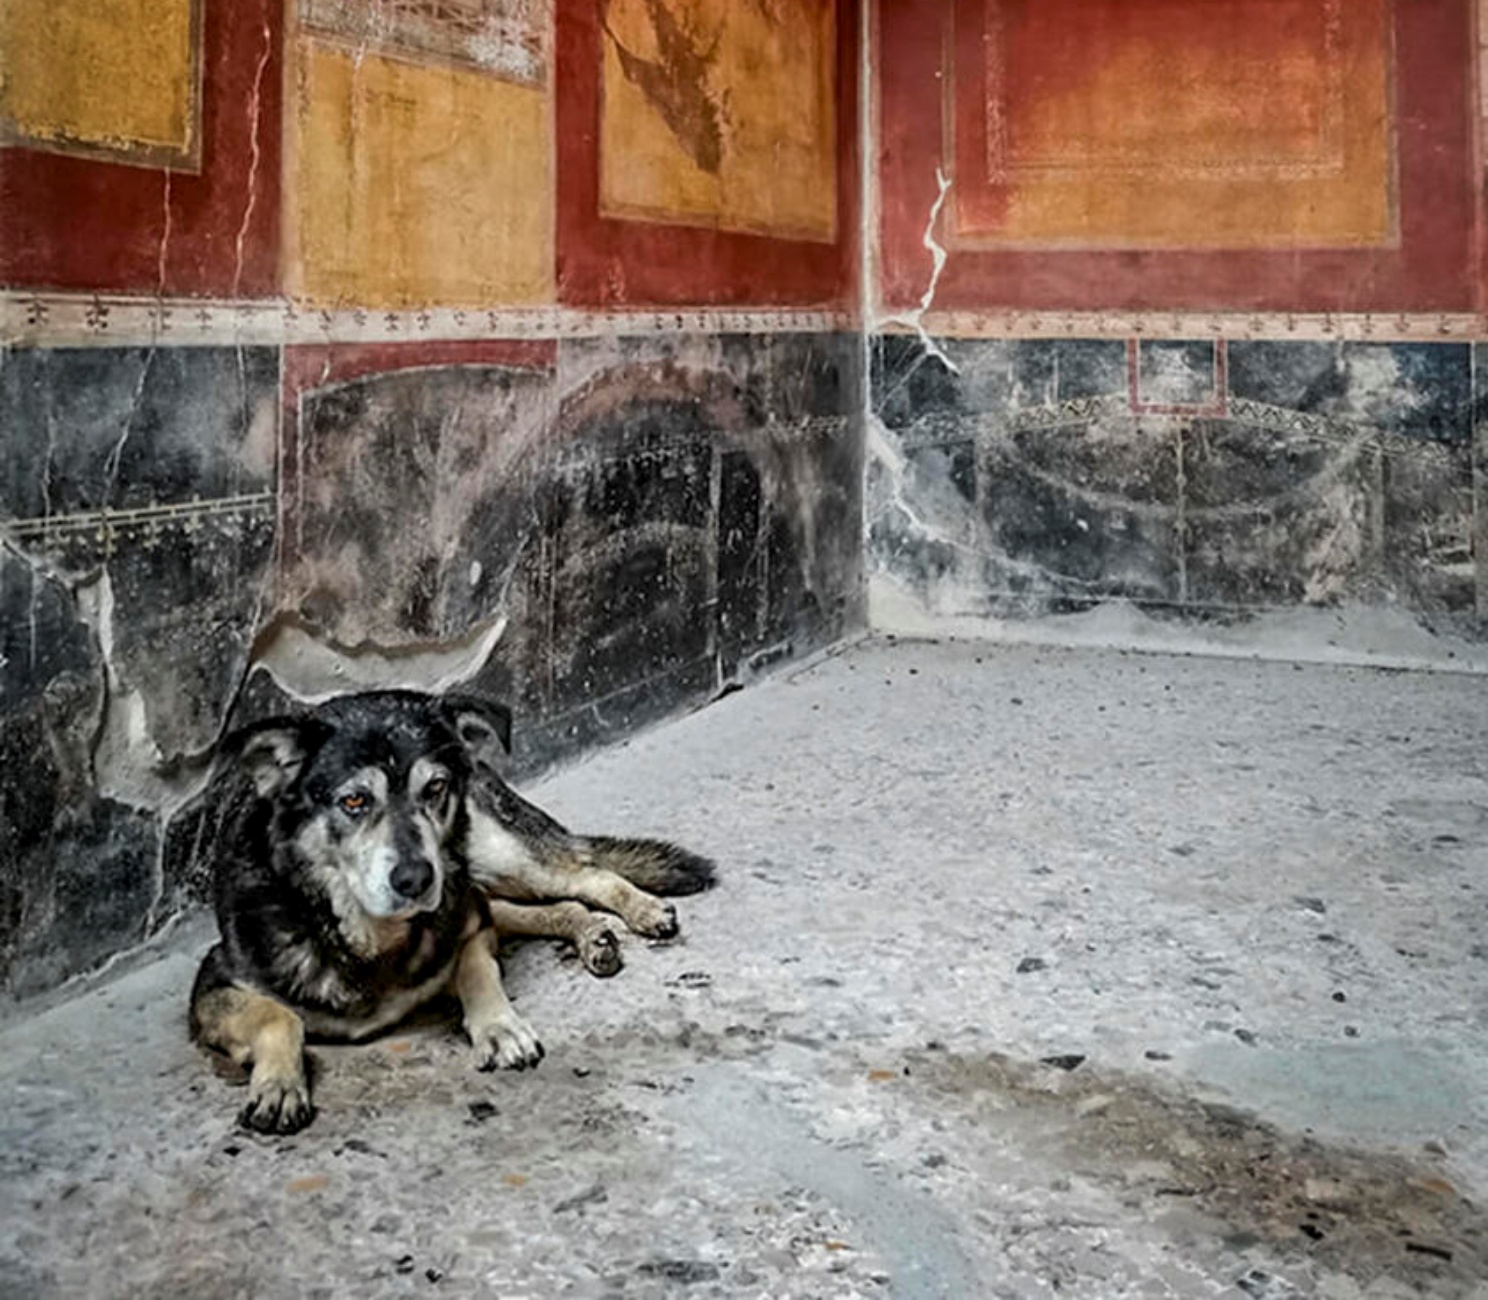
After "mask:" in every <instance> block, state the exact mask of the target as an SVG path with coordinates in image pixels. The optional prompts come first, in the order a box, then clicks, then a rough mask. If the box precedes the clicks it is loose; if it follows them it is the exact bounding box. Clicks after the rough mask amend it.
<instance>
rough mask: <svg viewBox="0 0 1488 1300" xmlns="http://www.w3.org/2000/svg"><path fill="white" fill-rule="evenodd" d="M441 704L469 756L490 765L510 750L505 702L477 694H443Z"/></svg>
mask: <svg viewBox="0 0 1488 1300" xmlns="http://www.w3.org/2000/svg"><path fill="white" fill-rule="evenodd" d="M444 705H445V708H447V709H448V710H449V715H450V720H451V721H452V722H453V723H454V724H455V730H456V731H457V732H459V735H460V741H461V743H462V744H463V745H464V746H465V748H466V749H467V750H469V751H470V754H471V756H472V757H473V758H475V759H476V760H478V761H484V762H486V763H489V764H491V765H492V766H494V765H495V764H496V762H497V761H498V760H499V759H500V757H501V755H502V754H510V753H511V725H512V715H511V710H510V709H508V708H507V707H506V705H504V704H497V703H495V702H494V701H492V700H483V699H481V698H480V697H479V696H477V695H446V696H445V697H444Z"/></svg>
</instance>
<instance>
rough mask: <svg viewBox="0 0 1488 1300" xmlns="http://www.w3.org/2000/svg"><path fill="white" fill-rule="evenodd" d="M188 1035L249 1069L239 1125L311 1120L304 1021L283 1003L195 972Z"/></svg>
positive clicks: (287, 1126)
mask: <svg viewBox="0 0 1488 1300" xmlns="http://www.w3.org/2000/svg"><path fill="white" fill-rule="evenodd" d="M210 960H211V959H210V957H209V958H208V961H209V962H210ZM206 973H207V963H203V966H202V974H203V975H205V974H206ZM191 1036H192V1038H193V1039H194V1040H195V1041H196V1042H197V1043H199V1044H201V1046H203V1047H206V1048H209V1049H210V1050H212V1051H215V1052H221V1053H222V1054H223V1055H224V1056H226V1057H227V1058H228V1059H229V1060H231V1061H232V1063H233V1064H234V1065H236V1066H239V1067H240V1068H241V1067H247V1066H251V1067H252V1073H251V1074H250V1075H249V1076H248V1104H247V1105H246V1106H244V1107H243V1109H242V1111H241V1113H240V1114H239V1116H238V1122H239V1123H241V1124H242V1125H243V1126H244V1127H245V1128H251V1129H254V1130H256V1131H257V1132H259V1133H296V1132H298V1131H299V1130H300V1129H302V1128H304V1127H305V1125H306V1124H308V1123H309V1122H310V1121H311V1120H312V1119H314V1118H315V1107H314V1106H312V1105H311V1104H310V1085H309V1082H308V1080H307V1079H306V1077H305V1026H304V1022H303V1021H301V1019H300V1018H299V1016H297V1015H296V1014H295V1013H294V1012H293V1011H291V1010H290V1009H289V1008H288V1007H287V1006H285V1005H284V1003H282V1002H279V1001H276V1000H275V999H274V998H271V997H268V996H266V995H265V994H262V993H258V992H255V991H254V990H253V989H246V988H243V987H242V986H241V985H238V984H212V983H211V982H210V981H209V980H204V979H203V978H202V976H201V975H199V976H198V977H197V988H196V989H195V990H193V994H192V999H191Z"/></svg>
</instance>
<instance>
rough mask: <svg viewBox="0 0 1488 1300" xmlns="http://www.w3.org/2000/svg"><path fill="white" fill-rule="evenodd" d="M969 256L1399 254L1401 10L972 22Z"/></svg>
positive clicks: (1181, 9) (1188, 2) (1090, 4)
mask: <svg viewBox="0 0 1488 1300" xmlns="http://www.w3.org/2000/svg"><path fill="white" fill-rule="evenodd" d="M955 41H956V49H955V57H954V73H953V84H954V90H953V94H952V109H953V112H952V114H951V116H952V119H953V121H954V174H955V179H956V183H955V186H954V189H953V191H952V213H953V218H952V220H953V226H952V229H953V236H952V237H953V239H954V241H955V242H957V243H958V244H960V245H961V246H963V247H997V246H1011V247H1016V246H1053V247H1059V246H1066V247H1102V248H1113V247H1150V248H1175V249H1176V248H1214V247H1225V248H1312V247H1333V248H1348V247H1386V246H1390V245H1391V244H1392V243H1394V242H1395V240H1396V238H1397V225H1398V223H1397V220H1396V205H1395V193H1396V187H1395V183H1394V159H1393V150H1392V130H1393V121H1392V111H1391V110H1392V105H1391V97H1390V78H1389V65H1390V45H1391V31H1390V22H1389V9H1388V5H1387V3H1386V0H1228V2H1227V3H1224V4H1214V3H1194V0H983V3H981V4H980V5H960V6H958V13H957V22H956V31H955Z"/></svg>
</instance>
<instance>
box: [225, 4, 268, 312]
mask: <svg viewBox="0 0 1488 1300" xmlns="http://www.w3.org/2000/svg"><path fill="white" fill-rule="evenodd" d="M263 38H264V43H263V52H262V53H261V54H260V55H259V56H258V67H257V68H256V69H255V71H254V73H253V93H252V94H251V95H250V96H249V98H248V117H249V122H250V128H249V133H248V158H249V163H248V198H247V200H246V201H245V202H244V204H243V220H242V221H241V222H240V223H239V225H238V237H237V242H236V244H235V246H234V259H235V260H234V262H233V281H232V297H234V298H236V297H238V291H239V288H240V286H241V284H242V280H243V259H244V252H243V250H244V246H245V245H246V243H247V240H248V227H249V224H250V223H251V222H252V220H253V209H254V207H255V206H256V205H257V203H258V167H259V162H260V160H261V158H262V152H263V151H262V148H261V146H260V145H259V142H258V130H259V125H260V121H259V119H260V117H261V116H262V114H261V112H260V106H261V104H262V97H263V78H264V71H265V69H267V67H268V66H269V59H270V57H271V56H272V55H273V49H274V47H273V32H272V31H271V30H270V27H269V20H268V18H267V17H265V18H264V25H263Z"/></svg>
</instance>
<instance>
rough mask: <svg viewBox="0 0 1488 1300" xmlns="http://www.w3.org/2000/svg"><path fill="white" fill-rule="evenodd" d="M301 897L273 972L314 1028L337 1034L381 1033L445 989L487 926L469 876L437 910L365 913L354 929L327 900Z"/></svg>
mask: <svg viewBox="0 0 1488 1300" xmlns="http://www.w3.org/2000/svg"><path fill="white" fill-rule="evenodd" d="M283 901H285V900H282V899H281V903H282V902H283ZM299 901H300V904H301V905H300V907H298V908H297V909H296V911H297V912H298V915H297V916H296V917H295V918H294V923H293V924H290V925H288V926H285V927H283V928H281V929H280V932H279V933H280V942H279V943H278V945H277V948H276V951H275V952H274V954H273V958H272V961H271V963H270V971H269V972H268V973H269V974H270V975H271V979H272V983H273V985H274V988H273V991H274V992H276V993H278V994H280V995H281V996H283V997H284V998H285V999H286V1001H288V1002H290V1003H291V1005H293V1006H295V1007H296V1008H297V1009H298V1010H299V1011H300V1012H301V1014H302V1015H303V1016H304V1019H305V1023H306V1028H307V1029H309V1030H310V1031H311V1032H312V1033H318V1034H325V1035H327V1036H332V1037H337V1038H351V1039H356V1038H361V1037H365V1036H367V1035H369V1034H373V1033H376V1032H377V1031H378V1030H380V1029H384V1028H386V1027H387V1026H389V1025H392V1024H394V1023H396V1022H397V1021H398V1020H401V1019H402V1018H403V1017H404V1016H406V1015H407V1014H408V1013H409V1012H410V1011H412V1010H414V1009H415V1008H416V1007H418V1006H420V1005H421V1004H423V1003H424V1002H427V1001H429V999H430V998H432V997H435V996H436V995H438V994H439V993H440V992H442V991H443V990H444V988H445V987H446V986H447V985H448V983H449V980H450V976H451V974H452V973H453V970H454V963H455V960H456V957H457V956H458V954H459V950H460V946H461V944H462V942H463V941H464V939H465V937H467V936H468V935H469V934H472V933H474V931H475V930H476V929H477V928H478V927H479V925H480V924H481V918H480V913H479V908H478V903H477V900H476V899H475V897H474V895H473V894H472V893H471V891H470V888H469V882H468V880H467V879H466V878H465V877H464V876H463V874H462V873H452V878H451V879H449V880H448V881H447V883H446V888H445V894H444V898H443V900H442V901H441V903H440V906H439V908H438V909H437V910H436V911H434V912H430V913H425V914H422V915H419V916H415V917H413V918H411V919H408V920H397V921H391V920H386V921H385V920H377V919H374V918H370V917H362V918H360V920H359V922H358V924H356V925H355V926H348V924H347V922H346V919H345V918H344V917H342V916H341V915H339V909H336V908H334V907H332V906H329V905H328V900H325V899H317V898H312V897H304V898H302V899H301V900H299ZM284 919H286V920H287V919H289V918H284Z"/></svg>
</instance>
